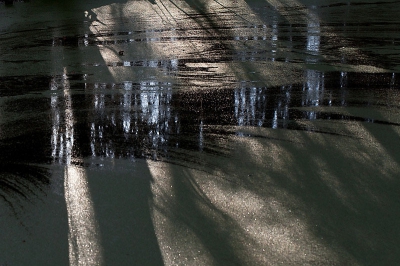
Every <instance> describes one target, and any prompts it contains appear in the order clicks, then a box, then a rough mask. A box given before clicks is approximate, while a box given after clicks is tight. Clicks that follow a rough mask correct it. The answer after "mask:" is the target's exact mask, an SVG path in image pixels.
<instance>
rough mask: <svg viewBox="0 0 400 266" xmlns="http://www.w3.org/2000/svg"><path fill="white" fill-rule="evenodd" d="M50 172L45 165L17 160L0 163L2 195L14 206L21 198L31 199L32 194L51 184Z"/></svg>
mask: <svg viewBox="0 0 400 266" xmlns="http://www.w3.org/2000/svg"><path fill="white" fill-rule="evenodd" d="M49 183H50V181H49V172H48V169H46V168H45V167H41V166H37V165H30V164H21V163H15V162H2V163H0V191H1V192H0V197H1V198H2V199H3V200H4V201H5V202H6V203H7V204H8V205H9V206H10V207H11V208H12V209H15V207H18V204H19V200H28V201H30V200H31V198H32V196H36V195H37V194H38V192H41V191H43V188H42V187H43V186H47V185H49Z"/></svg>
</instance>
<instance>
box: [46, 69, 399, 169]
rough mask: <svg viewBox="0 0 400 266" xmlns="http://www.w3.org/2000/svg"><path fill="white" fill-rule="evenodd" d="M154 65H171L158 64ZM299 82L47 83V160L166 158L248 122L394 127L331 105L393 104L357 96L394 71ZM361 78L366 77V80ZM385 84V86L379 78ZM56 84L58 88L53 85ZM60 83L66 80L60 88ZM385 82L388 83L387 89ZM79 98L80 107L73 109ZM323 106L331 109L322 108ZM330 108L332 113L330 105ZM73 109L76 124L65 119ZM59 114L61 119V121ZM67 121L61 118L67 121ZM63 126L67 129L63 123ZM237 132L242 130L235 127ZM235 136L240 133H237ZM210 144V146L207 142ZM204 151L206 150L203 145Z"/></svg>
mask: <svg viewBox="0 0 400 266" xmlns="http://www.w3.org/2000/svg"><path fill="white" fill-rule="evenodd" d="M157 65H168V66H170V65H171V64H170V63H169V62H168V63H164V62H159V63H157ZM304 76H305V82H304V83H303V84H289V85H284V86H279V87H255V86H252V84H251V83H250V84H249V83H246V82H242V83H240V84H241V86H239V87H236V88H232V89H218V88H213V89H202V90H201V91H191V90H189V91H187V90H182V89H179V88H174V84H173V83H170V82H159V81H156V80H147V81H145V80H144V81H141V82H139V83H134V82H130V81H126V82H123V83H111V84H106V83H84V84H75V85H74V86H77V87H76V88H72V90H73V89H75V90H78V89H79V90H83V92H84V93H81V92H80V93H75V94H68V93H65V91H64V93H62V94H60V93H58V94H57V92H56V91H57V88H58V87H57V86H59V84H61V85H62V84H64V83H65V82H67V80H68V76H67V75H62V76H60V77H55V78H54V79H53V81H52V82H51V85H50V86H51V90H52V91H55V94H54V95H52V96H51V99H50V101H51V102H50V105H51V106H52V137H51V139H52V140H51V142H52V157H53V158H54V160H56V161H59V162H66V163H67V164H68V163H70V160H71V158H73V156H72V157H71V154H74V153H75V154H80V155H82V156H92V157H110V158H114V157H115V158H152V159H162V158H167V157H168V156H169V155H168V154H169V151H174V150H176V149H178V148H183V149H189V150H202V149H203V148H204V146H205V143H206V142H205V140H210V138H211V139H212V138H213V136H214V137H215V133H217V134H223V132H222V131H216V126H240V127H242V126H253V127H264V128H272V129H289V130H302V131H304V130H305V131H316V132H320V133H326V134H331V133H332V132H331V131H329V130H328V129H325V128H323V127H321V128H319V127H318V125H311V124H309V125H306V124H307V121H313V120H318V121H324V120H329V121H333V120H343V121H349V122H350V121H355V122H357V123H358V122H375V123H382V124H393V125H396V123H393V122H391V121H382V120H376V119H374V118H372V117H368V116H365V117H363V116H351V115H345V114H340V112H339V113H338V111H337V109H334V107H346V108H350V107H361V108H362V107H363V106H364V107H370V106H371V105H372V106H380V105H381V102H382V100H385V101H386V103H385V105H388V106H390V105H392V104H395V103H394V102H392V99H391V98H390V97H388V98H386V97H385V93H381V96H379V97H384V98H386V99H380V98H379V97H378V98H377V99H370V101H367V100H366V99H357V98H353V97H352V94H353V93H354V92H357V90H360V89H362V90H365V91H373V90H375V89H377V88H378V87H379V90H380V91H382V90H386V91H387V92H389V93H390V92H391V87H392V86H393V84H398V81H397V80H396V75H395V74H391V73H387V74H356V73H346V72H334V73H323V72H320V71H316V70H306V71H305V72H304ZM363 80H366V81H365V83H363ZM384 81H386V85H385V84H383V83H382V82H384ZM57 84H58V85H57ZM62 86H64V87H65V84H64V85H62ZM385 87H386V88H385ZM74 101H76V102H77V104H78V107H79V110H76V109H74V107H73V105H72V102H74ZM326 108H328V109H326ZM329 108H332V111H331V109H329ZM73 112H76V115H75V116H74V117H75V118H74V119H75V121H70V122H68V121H69V120H70V119H71V114H72V113H73ZM62 119H63V120H62ZM64 120H65V121H64ZM60 125H64V126H65V128H60ZM239 131H240V130H239ZM238 134H240V133H238ZM205 148H207V146H205ZM206 150H207V149H206Z"/></svg>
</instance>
